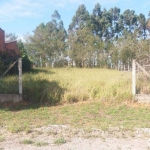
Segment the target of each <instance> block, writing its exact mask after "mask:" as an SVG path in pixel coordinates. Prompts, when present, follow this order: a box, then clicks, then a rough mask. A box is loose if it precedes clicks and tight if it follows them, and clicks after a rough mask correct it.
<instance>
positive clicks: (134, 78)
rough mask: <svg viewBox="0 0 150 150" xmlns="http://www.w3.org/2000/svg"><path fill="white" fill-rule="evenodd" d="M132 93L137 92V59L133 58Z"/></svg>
mask: <svg viewBox="0 0 150 150" xmlns="http://www.w3.org/2000/svg"><path fill="white" fill-rule="evenodd" d="M132 94H133V95H135V94H136V60H135V59H133V60H132Z"/></svg>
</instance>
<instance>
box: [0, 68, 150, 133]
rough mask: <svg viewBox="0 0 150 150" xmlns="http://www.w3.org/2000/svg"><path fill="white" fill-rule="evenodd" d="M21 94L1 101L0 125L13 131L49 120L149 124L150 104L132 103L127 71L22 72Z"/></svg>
mask: <svg viewBox="0 0 150 150" xmlns="http://www.w3.org/2000/svg"><path fill="white" fill-rule="evenodd" d="M12 80H13V78H11V77H10V78H9V77H6V78H5V79H4V81H3V82H9V83H10V84H11V83H12V82H13V81H12ZM0 89H1V86H0ZM3 90H4V89H3ZM5 90H6V91H7V89H5ZM23 93H24V95H23V97H24V99H25V100H26V102H22V103H18V104H13V103H6V104H1V105H0V127H6V128H7V129H8V130H9V131H10V132H13V133H17V132H21V131H25V132H26V133H29V132H30V131H32V128H35V127H41V126H46V125H49V124H52V125H53V124H58V125H59V124H67V125H70V126H71V127H77V128H78V127H80V128H85V127H86V128H93V127H97V128H101V129H103V130H107V129H108V128H109V127H120V128H122V127H123V128H124V129H127V130H130V129H133V128H135V127H139V128H142V127H144V128H146V127H150V122H149V120H150V107H149V106H140V105H138V104H135V103H133V102H132V95H131V73H129V72H118V71H114V70H107V69H72V68H68V69H67V68H64V69H45V70H35V72H32V73H28V74H24V76H23ZM76 102H78V103H76ZM52 104H53V105H52Z"/></svg>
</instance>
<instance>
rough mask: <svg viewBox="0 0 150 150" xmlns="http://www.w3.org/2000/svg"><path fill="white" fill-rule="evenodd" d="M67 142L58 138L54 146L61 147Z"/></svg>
mask: <svg viewBox="0 0 150 150" xmlns="http://www.w3.org/2000/svg"><path fill="white" fill-rule="evenodd" d="M65 143H66V140H65V139H64V138H58V139H56V140H55V141H54V144H56V145H61V144H65Z"/></svg>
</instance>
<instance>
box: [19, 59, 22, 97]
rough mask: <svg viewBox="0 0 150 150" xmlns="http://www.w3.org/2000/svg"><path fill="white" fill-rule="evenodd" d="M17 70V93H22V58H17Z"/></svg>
mask: <svg viewBox="0 0 150 150" xmlns="http://www.w3.org/2000/svg"><path fill="white" fill-rule="evenodd" d="M18 70H19V94H20V95H21V94H22V58H18Z"/></svg>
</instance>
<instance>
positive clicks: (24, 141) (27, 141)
mask: <svg viewBox="0 0 150 150" xmlns="http://www.w3.org/2000/svg"><path fill="white" fill-rule="evenodd" d="M22 143H23V144H33V143H34V141H32V140H28V139H25V140H23V141H22Z"/></svg>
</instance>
